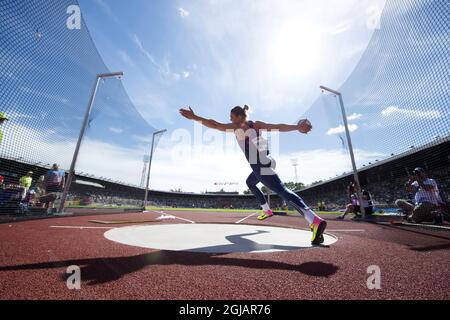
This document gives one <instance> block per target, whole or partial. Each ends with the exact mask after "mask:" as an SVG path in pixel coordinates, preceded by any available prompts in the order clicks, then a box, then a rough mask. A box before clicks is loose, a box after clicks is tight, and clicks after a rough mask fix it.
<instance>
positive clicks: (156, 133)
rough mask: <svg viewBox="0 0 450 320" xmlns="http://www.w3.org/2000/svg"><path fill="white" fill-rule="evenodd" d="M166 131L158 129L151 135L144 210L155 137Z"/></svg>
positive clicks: (146, 201)
mask: <svg viewBox="0 0 450 320" xmlns="http://www.w3.org/2000/svg"><path fill="white" fill-rule="evenodd" d="M165 132H167V130H160V131H157V132H154V133H153V136H152V146H151V149H150V156H149V162H148V171H147V183H146V184H145V197H144V211H145V210H146V207H147V203H148V191H149V185H150V171H151V169H152V161H153V149H154V147H155V137H156V136H157V135H160V134H164V133H165Z"/></svg>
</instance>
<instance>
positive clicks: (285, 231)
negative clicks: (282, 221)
mask: <svg viewBox="0 0 450 320" xmlns="http://www.w3.org/2000/svg"><path fill="white" fill-rule="evenodd" d="M105 237H106V238H107V239H109V240H111V241H115V242H118V243H122V244H126V245H129V246H135V247H141V248H152V249H160V250H171V251H189V252H209V253H231V252H276V251H289V250H298V249H304V248H311V247H313V246H312V245H311V232H310V231H306V230H299V229H289V228H280V227H267V226H254V225H242V224H165V225H156V226H153V225H152V226H130V227H123V228H115V229H111V230H108V231H107V232H105ZM324 237H325V242H324V245H330V244H333V243H335V242H336V241H337V239H336V237H333V236H330V235H327V234H325V235H324Z"/></svg>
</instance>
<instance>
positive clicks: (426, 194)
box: [395, 168, 442, 223]
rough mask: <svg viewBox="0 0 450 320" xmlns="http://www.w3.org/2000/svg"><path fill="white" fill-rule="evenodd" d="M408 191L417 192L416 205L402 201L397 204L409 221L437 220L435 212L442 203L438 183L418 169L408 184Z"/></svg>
mask: <svg viewBox="0 0 450 320" xmlns="http://www.w3.org/2000/svg"><path fill="white" fill-rule="evenodd" d="M406 191H407V192H408V193H414V192H415V196H414V201H415V204H412V203H410V202H408V201H406V200H402V199H399V200H397V201H396V202H395V204H396V205H397V206H398V207H400V208H401V209H402V210H403V211H404V212H405V213H406V214H407V215H408V221H411V222H415V223H421V222H432V221H433V219H434V218H435V210H437V209H438V207H439V205H440V203H441V202H442V200H441V197H440V196H439V189H438V185H437V183H436V181H435V180H434V179H431V178H428V177H427V175H426V173H425V170H424V169H422V168H416V169H414V171H413V175H412V176H410V177H409V180H408V182H407V183H406Z"/></svg>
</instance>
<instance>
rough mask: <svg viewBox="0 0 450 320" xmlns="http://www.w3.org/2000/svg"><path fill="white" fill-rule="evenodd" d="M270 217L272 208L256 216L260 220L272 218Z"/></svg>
mask: <svg viewBox="0 0 450 320" xmlns="http://www.w3.org/2000/svg"><path fill="white" fill-rule="evenodd" d="M272 217H273V212H272V210H269V211H264V212H263V213H261V214H260V215H259V216H258V220H260V221H262V220H266V219H268V218H272Z"/></svg>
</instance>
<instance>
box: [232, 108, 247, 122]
mask: <svg viewBox="0 0 450 320" xmlns="http://www.w3.org/2000/svg"><path fill="white" fill-rule="evenodd" d="M249 110H250V107H249V106H248V105H244V107H240V106H237V107H234V108H233V109H231V113H233V114H234V115H236V116H241V117H243V118H245V119H247V117H248V111H249Z"/></svg>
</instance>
